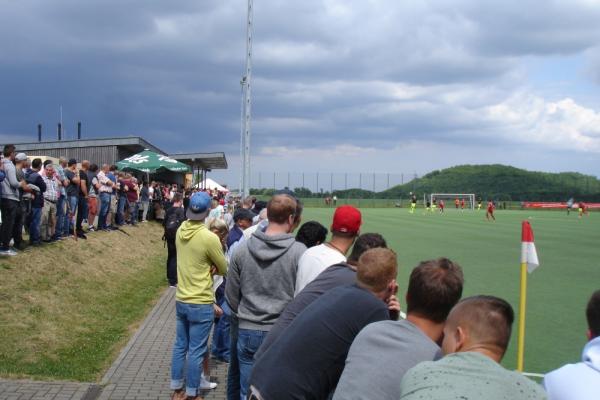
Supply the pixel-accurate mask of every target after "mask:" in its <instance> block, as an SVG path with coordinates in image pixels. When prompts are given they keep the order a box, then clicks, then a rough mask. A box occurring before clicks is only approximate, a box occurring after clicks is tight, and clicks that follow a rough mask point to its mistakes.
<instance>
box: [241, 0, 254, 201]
mask: <svg viewBox="0 0 600 400" xmlns="http://www.w3.org/2000/svg"><path fill="white" fill-rule="evenodd" d="M253 19H254V18H253V0H248V22H247V26H246V74H245V75H244V76H243V77H242V80H241V81H240V84H241V85H242V117H241V119H242V121H241V122H242V127H241V135H240V156H241V165H242V168H241V176H240V181H241V184H240V190H241V194H242V197H246V196H248V195H249V194H250V136H251V132H252V130H251V116H252V101H251V99H252V96H251V95H252V40H253V35H254V25H253Z"/></svg>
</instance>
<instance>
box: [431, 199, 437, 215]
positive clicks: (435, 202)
mask: <svg viewBox="0 0 600 400" xmlns="http://www.w3.org/2000/svg"><path fill="white" fill-rule="evenodd" d="M436 208H437V200H436V199H435V197H434V198H433V202H432V204H431V212H435V210H436Z"/></svg>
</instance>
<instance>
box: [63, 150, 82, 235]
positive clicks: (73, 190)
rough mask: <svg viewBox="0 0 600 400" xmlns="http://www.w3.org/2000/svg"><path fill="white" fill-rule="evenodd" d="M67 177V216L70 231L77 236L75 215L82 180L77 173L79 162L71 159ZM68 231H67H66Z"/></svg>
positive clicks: (66, 170)
mask: <svg viewBox="0 0 600 400" xmlns="http://www.w3.org/2000/svg"><path fill="white" fill-rule="evenodd" d="M65 176H66V177H67V180H68V181H69V184H68V185H67V188H66V190H67V214H68V217H69V227H68V230H70V231H72V232H73V234H75V220H74V217H75V214H77V203H78V202H79V192H80V190H81V189H80V178H79V171H77V160H76V159H74V158H71V159H70V160H69V163H68V164H67V169H65ZM65 230H67V229H65Z"/></svg>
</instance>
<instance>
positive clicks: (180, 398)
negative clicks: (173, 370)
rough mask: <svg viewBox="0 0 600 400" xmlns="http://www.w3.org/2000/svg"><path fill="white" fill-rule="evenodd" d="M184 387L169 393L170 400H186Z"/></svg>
mask: <svg viewBox="0 0 600 400" xmlns="http://www.w3.org/2000/svg"><path fill="white" fill-rule="evenodd" d="M186 398H187V397H186V395H185V389H177V390H176V391H174V392H173V394H172V395H171V400H186Z"/></svg>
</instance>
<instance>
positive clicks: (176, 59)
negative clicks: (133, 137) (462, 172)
mask: <svg viewBox="0 0 600 400" xmlns="http://www.w3.org/2000/svg"><path fill="white" fill-rule="evenodd" d="M533 8H535V11H536V12H531V9H533ZM245 12H246V8H245V1H243V0H236V1H208V0H206V1H177V2H164V1H117V0H105V1H97V0H88V1H85V2H81V1H76V0H68V1H67V0H63V1H52V2H47V1H42V0H39V1H18V2H5V3H4V4H3V10H2V13H0V46H2V49H3V51H2V52H0V87H1V88H2V92H3V96H4V99H3V104H2V107H0V121H2V124H1V125H0V134H4V135H7V134H10V135H13V137H14V136H15V135H18V134H21V135H27V137H28V138H30V139H31V138H34V137H35V135H34V131H35V125H36V124H37V123H38V122H42V123H44V126H45V127H46V128H45V131H46V132H47V135H52V136H54V135H55V133H54V132H55V123H56V121H57V119H58V106H59V105H61V104H62V105H63V108H64V111H65V122H66V123H68V126H74V124H75V122H76V121H77V120H82V121H83V122H84V134H87V135H91V136H112V135H118V134H139V135H143V136H145V137H147V138H148V139H149V140H151V141H152V142H155V143H156V144H157V145H158V146H159V147H164V148H167V149H169V148H170V149H173V150H185V149H188V148H190V146H192V145H193V147H198V148H199V149H201V150H207V151H211V150H222V149H226V150H231V151H234V152H235V151H236V146H237V144H236V143H237V140H238V138H239V120H240V115H239V113H240V85H239V80H240V77H241V75H242V73H243V69H244V47H245V43H244V34H245V26H244V23H245ZM599 13H600V7H591V8H590V7H588V6H585V4H584V3H572V2H550V3H545V2H544V3H542V2H540V1H525V2H523V1H521V2H518V3H517V2H502V3H500V2H479V1H448V2H436V3H429V2H420V1H411V2H398V1H395V0H387V1H373V2H363V1H354V2H349V1H318V0H307V1H303V2H290V1H285V0H271V1H260V2H259V1H257V2H255V42H254V46H255V48H254V50H255V52H254V56H255V69H254V72H255V81H254V96H255V97H254V104H253V110H254V117H255V119H254V132H255V135H254V139H253V146H254V148H255V149H257V150H259V149H260V147H261V146H279V145H289V144H290V143H292V144H294V145H296V146H306V147H310V146H314V143H315V142H318V143H320V144H323V145H335V144H337V143H350V144H356V145H360V146H374V147H377V148H386V147H389V146H391V145H393V144H394V143H398V142H402V141H408V140H435V141H438V142H451V143H456V142H458V143H477V142H480V141H487V140H489V139H487V138H489V137H490V136H491V137H496V133H497V132H496V131H495V129H497V126H495V125H493V124H492V123H490V122H489V121H488V120H487V119H485V118H483V116H482V115H481V111H482V109H483V108H485V107H486V106H489V105H490V104H493V103H500V102H502V101H503V99H504V98H506V97H507V96H509V95H510V93H511V92H512V91H514V90H515V89H516V88H518V87H520V86H521V85H523V77H522V76H519V74H518V72H515V71H518V69H519V66H520V61H519V57H520V56H522V55H524V54H527V55H539V56H544V55H546V54H573V53H578V52H582V51H584V50H585V49H589V48H590V46H593V45H595V44H596V43H598V30H599V28H598V26H597V25H598V24H597V21H598V20H599V18H598V17H599V16H600V15H599ZM588 52H589V50H588ZM586 54H587V53H586ZM590 57H591V56H590ZM394 84H396V85H398V84H402V85H405V90H406V91H407V92H410V93H408V94H402V93H395V92H394V90H396V89H390V88H389V85H394ZM400 89H402V88H400ZM400 92H402V90H400ZM414 92H416V93H414ZM71 129H73V128H71ZM504 139H506V137H504ZM494 140H496V139H494ZM497 140H500V139H497ZM190 143H191V144H190Z"/></svg>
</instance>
